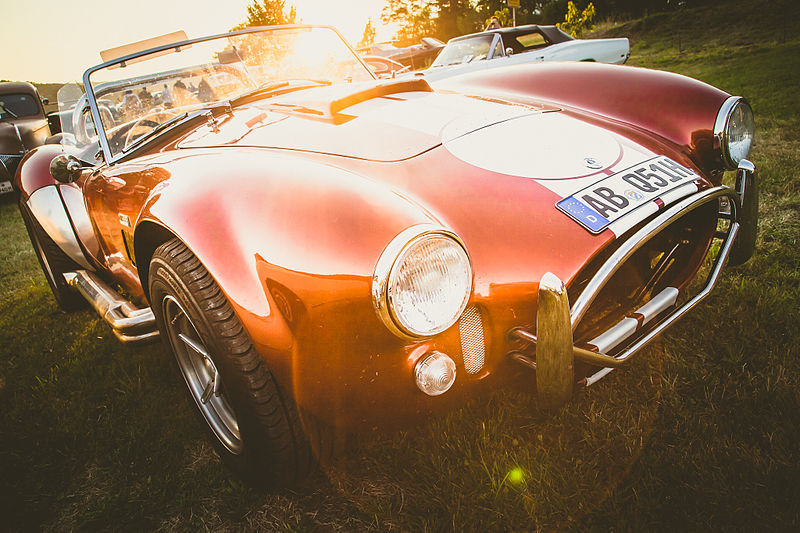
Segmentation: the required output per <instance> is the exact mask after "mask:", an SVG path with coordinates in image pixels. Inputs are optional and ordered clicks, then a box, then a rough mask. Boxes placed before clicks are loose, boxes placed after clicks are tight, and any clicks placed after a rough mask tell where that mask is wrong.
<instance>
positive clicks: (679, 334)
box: [0, 0, 800, 531]
mask: <svg viewBox="0 0 800 533" xmlns="http://www.w3.org/2000/svg"><path fill="white" fill-rule="evenodd" d="M788 5H789V4H788V3H787V4H781V3H780V2H764V1H760V0H754V1H749V2H736V3H733V2H732V3H728V4H725V6H726V7H728V8H729V9H717V10H711V9H709V8H703V9H702V10H686V11H678V12H675V13H669V14H666V15H656V16H655V18H652V17H654V16H651V18H650V19H648V20H646V21H631V22H626V23H622V24H617V25H616V26H614V27H610V28H606V29H605V30H604V31H606V32H626V31H627V32H628V33H624V34H626V35H630V36H631V40H632V44H633V49H632V56H631V59H630V63H631V64H634V65H642V66H649V67H654V68H659V69H664V70H671V71H675V72H680V73H684V74H688V75H691V76H694V77H697V78H699V79H702V80H704V81H707V82H709V83H712V84H715V85H718V86H720V87H722V88H724V89H725V90H727V91H729V92H731V93H734V94H742V95H745V96H747V97H748V99H749V100H750V102H751V103H752V105H753V108H754V110H755V113H756V117H757V128H758V138H757V142H756V145H755V148H754V152H753V154H752V159H753V160H754V161H755V162H756V163H757V165H758V168H759V171H760V176H761V187H762V201H761V206H760V207H761V217H762V218H761V229H760V240H759V249H758V252H757V255H756V256H755V257H754V258H753V259H752V260H751V261H750V262H748V263H747V264H745V265H743V266H741V267H738V268H733V269H727V270H726V271H725V274H724V276H723V278H722V280H721V281H720V285H719V286H718V288H717V290H716V291H715V292H714V293H713V294H712V296H711V297H709V299H708V300H706V302H705V303H704V304H703V305H701V306H700V307H699V308H698V309H696V310H695V311H694V312H693V313H692V314H690V316H689V317H687V318H685V319H684V320H682V321H681V322H680V323H679V324H678V325H677V326H676V327H675V328H673V329H672V330H671V332H670V333H669V334H668V335H666V336H665V337H664V338H663V339H662V340H661V341H659V342H658V343H657V344H655V345H654V346H653V347H651V348H650V349H649V350H648V351H647V353H646V354H643V356H641V357H640V358H638V359H637V360H636V361H635V362H634V365H633V366H632V367H631V368H629V369H626V370H624V371H618V372H614V373H612V374H611V375H610V376H609V377H608V378H606V379H605V380H603V381H602V382H600V383H599V384H598V385H596V386H594V387H592V388H590V389H588V390H587V391H585V392H582V393H580V394H578V395H577V396H576V397H575V400H574V401H573V402H572V403H571V404H570V405H568V406H567V408H565V409H564V410H563V411H562V412H561V413H559V414H558V415H556V416H547V415H544V414H543V413H540V412H539V411H538V409H537V408H536V403H535V399H534V397H533V396H532V395H531V393H530V392H529V391H528V390H526V389H525V387H522V386H520V387H519V388H517V389H512V390H505V391H497V392H496V393H494V394H491V395H489V396H488V397H486V398H482V399H476V400H474V401H472V402H470V403H469V404H467V405H465V406H464V407H463V408H462V409H460V410H458V411H456V412H454V413H451V414H450V415H448V416H446V417H443V418H440V419H437V420H433V421H431V422H429V423H428V424H424V425H422V426H420V427H417V428H414V429H411V430H408V431H405V432H401V433H396V434H392V435H386V436H382V437H378V438H375V439H373V440H368V441H364V442H361V443H360V444H359V445H357V446H356V448H355V449H354V450H353V452H352V453H351V454H350V455H348V456H347V457H345V458H344V459H343V460H342V461H340V462H339V463H337V464H335V465H334V466H331V467H330V468H328V469H326V471H325V472H323V473H319V474H317V475H316V476H315V477H314V478H312V479H310V480H309V481H308V483H306V484H305V485H304V486H302V487H299V488H297V489H295V490H292V491H285V492H282V493H273V494H265V493H260V492H257V491H253V490H251V489H249V488H247V487H245V486H243V485H241V484H240V483H238V482H237V481H235V480H234V479H232V478H230V477H229V475H228V474H227V472H226V471H225V469H224V468H223V467H222V465H221V464H220V463H219V461H218V460H217V458H216V456H215V455H214V453H213V450H212V449H211V447H210V446H209V445H208V444H207V443H206V440H205V437H204V434H203V432H202V427H201V426H200V424H199V422H198V420H197V419H196V418H195V417H194V416H193V415H192V413H191V410H190V405H189V403H188V401H187V399H186V398H185V395H184V394H183V391H182V390H181V386H180V384H179V381H178V380H179V378H178V377H177V373H176V371H175V370H174V369H173V363H172V362H171V361H170V359H169V358H168V357H167V356H166V354H165V353H164V352H163V350H162V349H161V347H160V345H154V346H147V347H133V348H132V347H129V346H123V345H121V344H120V343H118V342H117V341H116V339H115V338H114V337H113V335H112V334H111V332H110V330H109V328H108V327H107V326H106V325H105V324H104V323H102V322H101V320H100V319H99V318H97V317H96V316H95V315H94V313H93V312H92V311H89V310H86V311H82V312H79V313H75V314H70V315H67V314H64V313H62V312H60V311H58V310H56V307H55V302H54V300H53V298H52V296H51V295H50V293H49V289H48V287H47V285H46V283H45V280H44V277H43V276H42V274H41V272H40V271H39V267H38V264H37V262H36V258H35V256H34V255H33V251H32V249H31V248H30V244H29V243H28V242H27V236H26V234H25V230H24V227H23V225H22V222H21V220H20V219H19V215H18V214H17V212H16V208H15V206H14V205H13V204H10V203H4V204H3V205H0V229H2V233H3V237H4V238H3V239H2V240H0V516H2V517H3V519H2V520H3V522H2V523H3V529H4V530H12V531H13V530H28V529H42V530H65V529H93V530H94V529H119V530H141V529H168V530H196V529H209V530H210V529H213V530H253V529H258V530H268V531H331V530H334V531H335V530H339V531H387V530H401V531H441V530H467V531H487V530H488V531H495V530H535V529H547V530H551V529H568V530H569V529H571V530H578V531H584V530H609V529H616V530H685V529H690V530H705V529H713V530H772V529H777V530H796V529H798V527H800V506H798V504H797V502H800V349H798V346H800V328H798V324H800V311H799V310H798V303H797V302H798V301H800V253H799V252H798V238H799V237H800V176H798V171H797V169H798V168H800V151H799V150H798V148H799V147H800V146H799V145H800V143H799V142H798V141H800V133H798V132H800V118H799V117H800V104H798V102H797V90H798V88H800V68H798V67H800V64H799V63H800V39H798V38H796V37H794V36H795V35H797V33H798V32H797V31H796V29H797V28H796V25H797V21H798V20H800V17H798V16H797V13H796V11H797V8H796V7H793V8H792V9H794V11H795V12H791V11H788V7H786V6H788ZM785 7H786V8H785ZM784 8H785V9H784ZM782 20H786V21H787V22H786V24H787V25H788V26H789V31H787V35H786V39H785V42H784V39H782V34H781V31H780V28H781V26H780V25H778V26H775V25H776V24H782V22H781V21H782ZM770 21H771V22H770ZM656 23H657V24H656ZM765 24H766V25H767V26H764V27H763V29H759V28H756V27H757V26H759V25H762V26H763V25H765ZM769 24H772V26H769ZM626 28H627V29H626ZM671 28H681V29H682V30H681V31H685V32H686V34H685V35H684V36H683V37H682V38H681V50H678V49H677V47H676V46H675V44H676V41H675V38H674V32H671V30H670V29H671ZM698 28H703V29H704V31H702V32H701V31H697V30H698ZM751 28H754V29H753V31H747V30H749V29H751ZM775 28H778V29H777V30H776V29H775ZM690 35H691V36H692V37H689V36H690ZM769 36H772V40H765V39H766V38H767V37H769Z"/></svg>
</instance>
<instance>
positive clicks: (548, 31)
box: [414, 24, 630, 81]
mask: <svg viewBox="0 0 800 533" xmlns="http://www.w3.org/2000/svg"><path fill="white" fill-rule="evenodd" d="M629 54H630V46H629V43H628V39H627V38H625V37H622V38H619V39H575V38H573V37H571V36H570V35H568V34H566V33H564V32H563V31H561V30H560V29H558V28H557V27H556V26H537V25H535V24H529V25H526V26H517V27H514V28H499V29H495V30H489V31H484V32H480V33H473V34H470V35H463V36H461V37H456V38H454V39H450V40H449V41H448V42H447V45H446V46H445V47H444V49H442V51H441V53H440V54H439V56H438V57H437V58H436V60H435V61H434V62H433V63H432V64H431V66H430V68H428V69H426V70H421V71H417V72H415V73H414V75H415V76H424V77H425V78H426V79H428V80H429V81H434V80H437V79H441V78H446V77H449V76H453V75H456V74H464V73H466V72H473V71H478V70H483V69H488V68H495V67H502V66H505V65H517V64H521V63H537V62H539V61H596V62H600V63H617V64H622V63H625V61H627V59H628V55H629Z"/></svg>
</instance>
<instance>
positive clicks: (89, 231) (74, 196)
mask: <svg viewBox="0 0 800 533" xmlns="http://www.w3.org/2000/svg"><path fill="white" fill-rule="evenodd" d="M58 189H59V192H60V193H61V199H62V200H63V201H64V206H65V207H66V208H67V213H69V217H70V219H71V220H72V223H73V224H74V227H75V233H76V234H77V235H78V238H79V240H80V242H81V243H82V244H83V246H84V247H86V251H88V252H89V253H90V254H92V255H93V256H95V257H99V256H100V244H99V243H98V242H97V237H96V235H95V233H94V228H93V227H92V221H91V219H90V218H89V213H88V212H87V211H86V204H84V203H83V193H82V192H81V191H80V189H78V188H77V186H75V185H59V186H58Z"/></svg>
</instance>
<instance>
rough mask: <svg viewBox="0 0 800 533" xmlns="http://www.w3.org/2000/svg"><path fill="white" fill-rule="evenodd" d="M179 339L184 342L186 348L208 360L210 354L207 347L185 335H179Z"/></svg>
mask: <svg viewBox="0 0 800 533" xmlns="http://www.w3.org/2000/svg"><path fill="white" fill-rule="evenodd" d="M178 338H179V339H180V340H182V341H183V342H184V343H185V344H186V346H188V347H189V348H191V349H192V350H194V351H195V352H197V353H198V354H199V355H201V356H203V358H204V359H208V352H207V351H206V347H205V346H203V345H202V344H200V343H199V342H197V341H196V340H194V339H191V338H189V337H188V336H186V335H185V334H183V333H178Z"/></svg>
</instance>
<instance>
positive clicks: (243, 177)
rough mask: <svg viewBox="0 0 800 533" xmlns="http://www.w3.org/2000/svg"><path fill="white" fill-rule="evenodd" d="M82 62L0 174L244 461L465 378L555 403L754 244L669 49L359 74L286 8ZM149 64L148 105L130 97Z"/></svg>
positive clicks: (621, 355)
mask: <svg viewBox="0 0 800 533" xmlns="http://www.w3.org/2000/svg"><path fill="white" fill-rule="evenodd" d="M494 35H495V36H496V35H497V34H494ZM226 51H230V52H232V53H231V54H226V53H225V52H226ZM520 55H522V54H520ZM226 57H227V58H226ZM223 59H225V60H224V61H223ZM488 62H489V61H487V63H488ZM176 78H180V79H181V80H182V83H184V84H185V85H186V90H185V91H184V92H185V94H184V98H179V96H180V95H178V94H177V91H176V90H175V87H176V86H177V84H178V82H177V81H168V82H166V81H164V80H175V79H176ZM82 79H83V81H84V83H83V86H82V87H74V86H67V87H64V88H62V89H61V90H60V91H59V104H62V102H61V100H62V99H63V100H64V102H63V105H60V109H64V110H70V109H71V110H72V117H71V119H70V120H64V121H63V126H64V129H65V131H64V132H63V133H62V134H61V137H60V139H61V142H60V143H59V144H45V145H44V146H40V147H38V148H36V149H34V150H33V151H32V153H30V154H28V155H27V156H26V158H25V159H24V161H23V162H22V164H21V166H20V169H19V170H18V172H17V174H16V176H15V185H16V187H17V189H18V190H19V191H20V196H19V209H20V213H21V215H22V218H23V219H24V221H25V224H26V227H27V229H28V232H29V235H30V238H31V242H32V244H33V248H34V251H35V253H36V254H37V256H38V258H39V260H40V263H41V266H42V269H43V272H44V275H45V278H46V279H47V281H48V284H49V285H50V288H51V290H52V292H53V295H54V297H55V301H56V302H57V303H58V304H59V305H60V306H61V307H62V308H63V309H65V310H72V309H75V308H76V307H79V306H80V305H82V304H86V303H87V302H88V303H89V304H91V305H92V306H93V307H94V308H95V310H97V311H98V312H99V313H100V315H101V316H102V317H103V319H104V320H105V321H106V322H107V323H108V324H109V326H110V328H111V330H113V332H114V334H115V335H116V336H117V337H118V338H119V339H120V340H121V341H123V342H148V341H152V340H155V339H157V338H159V337H160V338H161V339H162V340H163V341H164V348H165V353H171V355H172V356H173V357H174V359H175V362H176V365H177V369H178V371H179V375H178V376H176V378H177V379H176V384H177V382H180V384H181V386H185V388H186V391H187V393H188V394H189V397H190V399H191V400H190V401H191V403H192V405H193V407H194V408H196V409H197V411H198V413H199V414H200V415H201V417H202V420H203V421H204V425H205V426H206V427H207V429H208V432H209V436H210V437H211V441H212V442H213V444H214V446H215V448H216V450H217V452H218V453H219V455H220V457H222V459H223V461H224V462H225V463H226V464H227V465H228V466H230V467H231V468H232V469H233V470H234V471H236V472H238V473H239V474H240V475H241V476H243V477H244V478H245V479H247V480H249V481H251V482H253V483H256V484H260V485H275V484H281V483H291V482H292V481H295V480H296V479H297V478H298V477H302V475H303V473H304V472H307V471H308V468H309V466H310V465H313V460H312V458H313V457H314V454H320V455H322V456H323V457H324V456H325V455H326V454H328V453H330V451H331V450H332V448H333V447H334V444H335V443H336V441H337V440H338V439H337V437H341V436H342V434H343V433H344V434H347V433H350V432H367V433H369V432H372V431H375V430H381V429H383V430H391V429H397V428H398V427H402V426H409V425H415V424H424V423H426V422H428V421H429V420H430V419H431V417H434V416H436V415H438V414H442V413H444V412H447V411H448V410H451V409H454V408H457V407H459V406H462V405H464V404H465V403H466V402H468V401H470V400H471V399H473V398H475V397H476V396H478V395H480V394H482V393H484V392H487V391H492V390H498V389H503V388H505V387H510V386H514V385H520V384H526V385H528V386H529V387H530V388H531V390H532V391H533V390H535V391H536V395H537V397H538V402H539V403H538V405H539V406H541V407H542V408H545V409H557V408H559V407H560V406H562V405H563V404H564V403H565V402H567V401H569V398H570V397H571V396H572V394H573V393H574V392H575V391H576V390H578V389H580V388H582V387H586V386H589V385H591V384H593V383H595V382H597V381H598V380H599V379H601V378H602V377H603V376H605V375H607V374H608V372H610V370H611V369H614V368H618V367H623V366H626V365H628V364H629V363H630V361H631V360H632V359H633V357H634V355H636V354H637V353H640V351H641V349H642V348H643V347H644V346H646V345H647V344H648V343H649V342H651V341H652V340H653V339H654V338H655V337H657V336H658V335H659V334H660V333H662V332H663V331H665V330H667V329H668V328H670V327H671V326H672V325H673V324H674V323H675V322H676V321H677V320H678V319H680V318H681V317H682V316H684V315H685V314H686V313H688V312H689V311H690V310H692V309H695V308H697V307H698V304H699V303H700V302H701V301H702V300H703V299H704V298H705V297H706V296H707V295H708V294H709V293H710V292H711V291H712V290H713V288H714V285H715V283H716V282H717V280H718V279H719V276H720V272H721V270H722V268H723V266H724V265H725V264H739V263H742V262H744V261H747V260H748V258H749V257H750V255H751V254H752V253H753V251H754V249H755V238H756V230H757V222H758V210H757V206H758V182H757V173H756V169H755V165H754V164H753V163H751V162H750V161H748V160H747V157H748V154H749V151H750V147H751V144H752V140H753V129H754V122H753V113H752V110H751V108H750V106H749V104H748V103H747V101H746V100H744V99H743V98H741V97H738V96H732V95H730V94H728V93H726V92H724V91H722V90H720V89H717V88H715V87H712V86H710V85H708V84H705V83H703V82H700V81H697V80H693V79H691V78H687V77H684V76H680V75H677V74H671V73H666V72H659V71H652V70H647V69H633V68H626V67H621V66H617V65H607V64H602V63H579V62H571V63H565V62H562V63H541V64H532V65H516V66H513V67H509V68H506V69H502V70H491V71H483V72H474V73H471V74H467V75H465V76H457V77H452V78H448V79H446V80H441V81H439V82H437V83H436V84H431V83H428V81H426V80H425V79H416V78H413V77H412V78H396V79H387V80H378V79H376V78H375V76H374V74H373V73H372V72H371V71H370V70H369V68H368V67H367V66H366V65H365V64H364V62H363V61H362V60H361V59H360V58H359V57H358V56H357V54H356V53H355V52H354V51H353V50H352V48H350V46H349V45H348V44H347V43H346V42H345V41H344V39H343V38H342V37H341V35H340V34H339V33H338V32H336V31H335V30H334V29H333V28H330V27H324V26H305V25H297V26H294V25H293V26H276V27H271V28H269V27H268V28H247V29H243V30H238V31H234V32H229V33H226V34H222V35H216V36H211V37H204V38H197V39H187V40H182V41H178V42H175V41H173V42H166V43H163V42H162V43H161V44H158V45H153V44H152V43H147V42H145V43H139V46H138V47H137V49H136V50H131V49H130V48H127V52H126V55H122V56H119V57H117V56H112V57H109V58H108V59H107V60H106V62H104V63H102V64H100V65H97V66H95V67H91V68H89V69H88V70H87V71H86V72H85V73H84V75H83V78H82ZM164 83H168V84H171V87H172V90H173V95H172V102H173V104H172V106H171V107H165V106H164V105H162V103H163V101H164V98H162V99H161V102H162V103H159V102H157V101H156V100H155V99H145V100H146V101H145V100H142V99H141V98H138V99H134V98H133V95H134V94H135V92H136V91H141V88H142V87H144V86H147V87H153V88H155V87H158V86H159V85H160V86H161V87H162V88H163V84H164ZM190 85H191V86H192V87H195V85H196V92H195V91H193V90H189V86H190ZM104 101H107V102H110V103H112V104H113V105H116V106H118V107H119V110H120V112H119V114H118V116H114V115H112V114H111V113H110V112H109V111H108V109H107V108H108V105H109V104H105V103H103V102H104ZM654 101H657V102H659V105H658V106H654V105H652V102H654ZM726 170H730V171H735V172H736V177H735V181H734V178H733V176H729V178H730V181H731V182H733V183H735V185H734V186H729V185H728V184H726V183H725V182H724V181H723V173H724V171H726ZM697 312H700V313H702V312H704V310H703V309H702V308H700V309H698V310H697ZM705 312H708V311H707V309H706V311H705ZM707 364H714V362H713V361H709V362H707ZM620 383H621V382H617V383H616V385H615V386H620V385H619V384H620ZM616 394H618V395H624V394H626V391H625V390H623V389H622V388H621V389H620V390H619V391H618V392H617V393H616ZM173 407H174V406H172V405H167V404H165V405H163V408H164V409H172V408H173ZM136 430H137V428H132V431H136ZM312 452H313V453H312Z"/></svg>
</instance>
